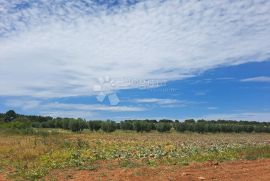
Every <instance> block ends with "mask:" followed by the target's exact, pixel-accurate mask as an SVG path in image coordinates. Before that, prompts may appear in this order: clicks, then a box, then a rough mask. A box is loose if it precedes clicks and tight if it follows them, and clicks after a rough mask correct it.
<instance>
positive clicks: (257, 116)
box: [198, 112, 270, 121]
mask: <svg viewBox="0 0 270 181" xmlns="http://www.w3.org/2000/svg"><path fill="white" fill-rule="evenodd" d="M201 118H204V119H208V120H212V119H213V120H218V119H225V120H246V121H270V113H268V112H241V113H227V114H226V113H220V114H209V115H205V116H202V117H199V118H198V119H201Z"/></svg>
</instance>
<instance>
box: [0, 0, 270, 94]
mask: <svg viewBox="0 0 270 181" xmlns="http://www.w3.org/2000/svg"><path fill="white" fill-rule="evenodd" d="M121 2H122V3H120V5H118V6H117V8H109V9H110V10H108V6H107V5H100V4H97V3H95V2H94V1H89V2H88V3H87V5H86V4H85V3H86V2H85V1H81V0H78V1H57V2H52V1H47V0H41V1H30V0H25V1H18V0H15V1H3V0H2V1H1V0H0V7H1V8H0V14H1V15H0V77H1V78H0V85H5V86H0V95H6V96H7V95H8V96H10V95H16V96H18V95H26V96H36V97H64V96H71V95H72V96H76V95H92V94H94V92H93V90H92V86H93V85H94V84H95V83H97V80H98V78H99V77H103V76H110V77H111V78H112V79H114V80H117V79H120V78H122V77H123V75H124V76H125V77H126V78H127V79H162V80H168V81H170V80H175V79H182V78H185V77H187V76H189V75H196V74H197V73H198V72H202V71H205V70H207V69H211V68H214V67H218V66H223V65H235V64H241V63H246V62H250V61H263V60H266V59H267V58H269V57H270V39H269V38H270V37H269V35H270V1H259V0H255V1H253V0H245V1H230V0H224V1H212V0H205V1H195V0H194V1H193V0H191V1H185V2H183V1H164V2H158V1H141V2H139V3H137V4H133V5H132V6H129V5H128V3H127V1H121ZM138 17H139V18H138ZM115 89H120V87H115Z"/></svg>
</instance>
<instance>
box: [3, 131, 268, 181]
mask: <svg viewBox="0 0 270 181" xmlns="http://www.w3.org/2000/svg"><path fill="white" fill-rule="evenodd" d="M269 140H270V134H267V133H260V134H259V133H249V134H248V133H241V134H237V133H231V134H224V133H219V134H197V133H177V132H174V131H173V132H171V133H158V132H157V131H152V132H150V133H136V132H134V131H115V132H113V133H105V132H103V131H98V132H90V131H89V130H88V131H87V130H85V131H83V132H81V133H79V134H78V133H73V132H71V131H65V130H63V129H44V128H41V129H33V130H32V131H31V132H27V131H25V130H16V129H12V130H7V129H1V131H0V168H1V171H2V172H3V173H8V176H9V177H10V178H12V179H14V180H37V179H41V178H44V177H45V176H46V175H47V174H48V173H51V171H52V170H53V169H62V168H74V169H86V170H95V169H98V167H99V164H100V163H101V162H103V163H104V162H105V163H106V164H108V167H110V166H111V167H115V166H118V167H140V166H158V165H187V164H189V163H191V162H203V161H210V160H211V161H224V160H237V159H249V160H250V159H257V158H270V145H269ZM112 163H114V164H112Z"/></svg>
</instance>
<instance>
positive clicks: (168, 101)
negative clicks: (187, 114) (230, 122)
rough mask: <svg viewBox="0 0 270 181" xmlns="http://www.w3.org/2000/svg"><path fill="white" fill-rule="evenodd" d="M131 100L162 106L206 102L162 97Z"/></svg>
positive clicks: (184, 105)
mask: <svg viewBox="0 0 270 181" xmlns="http://www.w3.org/2000/svg"><path fill="white" fill-rule="evenodd" d="M131 102H135V103H142V104H146V105H147V104H155V105H159V106H161V107H187V106H189V105H194V104H204V103H205V102H195V101H187V100H178V99H160V98H141V99H133V100H131Z"/></svg>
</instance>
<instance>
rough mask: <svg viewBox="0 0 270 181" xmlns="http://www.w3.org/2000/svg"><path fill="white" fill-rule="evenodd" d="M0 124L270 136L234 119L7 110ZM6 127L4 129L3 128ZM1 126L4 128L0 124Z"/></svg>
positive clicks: (262, 127)
mask: <svg viewBox="0 0 270 181" xmlns="http://www.w3.org/2000/svg"><path fill="white" fill-rule="evenodd" d="M0 122H2V123H4V124H2V127H8V128H18V129H20V128H22V129H24V128H27V127H34V128H61V129H66V130H71V131H74V132H80V131H83V130H84V129H89V130H91V131H100V130H102V131H105V132H113V131H115V130H117V129H119V130H132V131H137V132H150V131H153V130H156V131H158V132H169V131H171V130H176V131H177V132H197V133H208V132H209V133H221V132H223V133H233V132H234V133H240V132H248V133H251V132H258V133H261V132H264V133H270V123H269V122H256V121H252V122H251V121H234V120H210V121H209V120H203V119H201V120H197V121H195V120H194V119H189V120H185V121H184V122H179V121H178V120H169V119H162V120H159V121H157V120H124V121H120V122H115V121H112V120H107V121H101V120H91V121H87V120H85V119H80V118H78V119H74V118H52V117H43V116H28V115H19V114H16V113H15V112H14V111H12V110H11V111H8V112H7V113H5V114H0ZM3 125H4V126H3ZM0 127H1V125H0Z"/></svg>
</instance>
